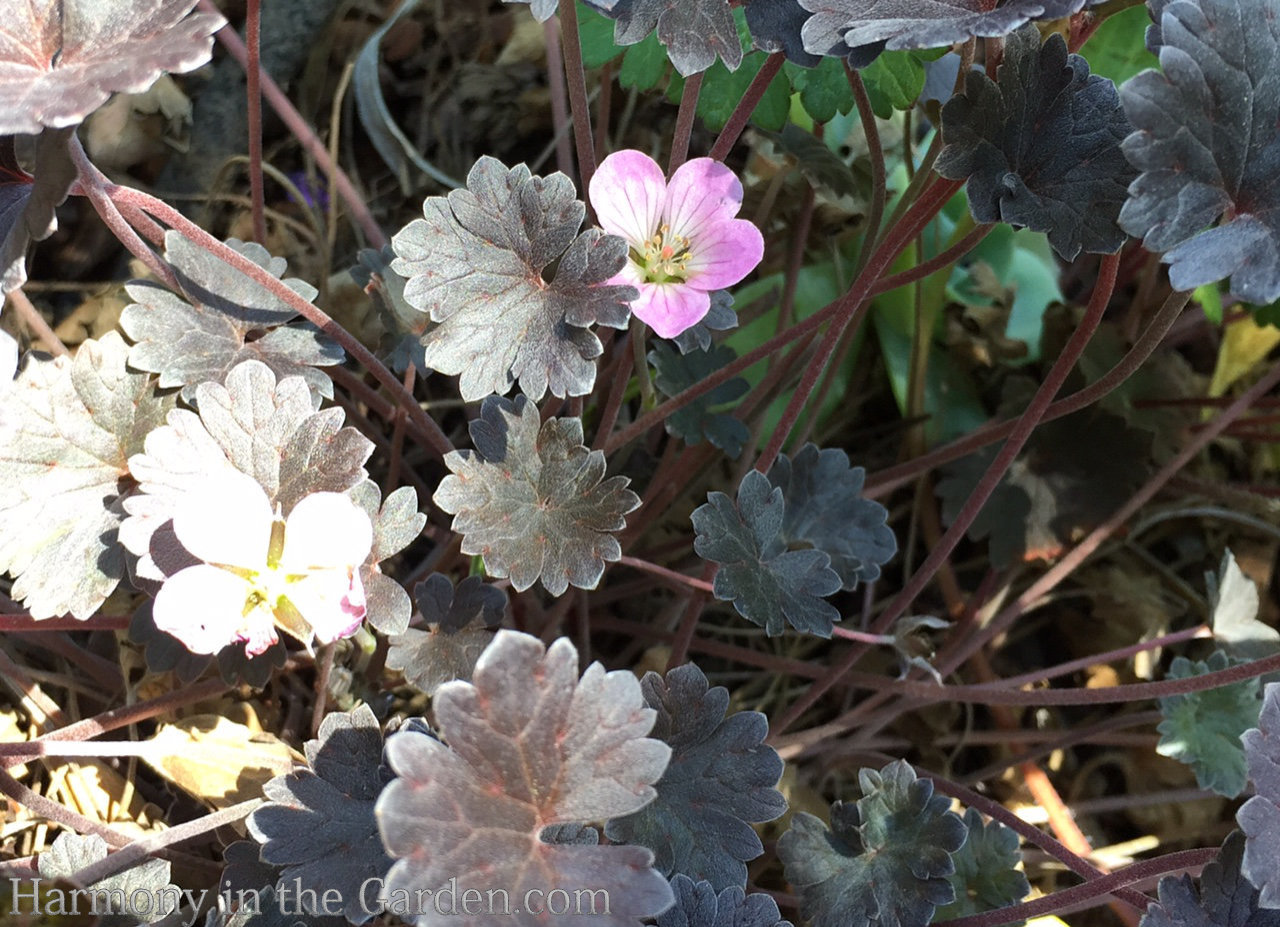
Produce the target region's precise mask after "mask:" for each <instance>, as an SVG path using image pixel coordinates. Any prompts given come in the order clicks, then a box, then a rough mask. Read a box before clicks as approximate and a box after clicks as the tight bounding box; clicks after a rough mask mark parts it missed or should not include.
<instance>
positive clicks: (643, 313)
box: [631, 283, 711, 338]
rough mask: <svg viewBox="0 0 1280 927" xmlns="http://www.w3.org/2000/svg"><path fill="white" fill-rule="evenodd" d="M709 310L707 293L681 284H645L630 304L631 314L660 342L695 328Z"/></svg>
mask: <svg viewBox="0 0 1280 927" xmlns="http://www.w3.org/2000/svg"><path fill="white" fill-rule="evenodd" d="M710 309H711V297H710V295H708V293H707V291H706V290H695V289H694V288H693V287H691V286H689V285H687V284H684V283H646V284H644V285H643V286H641V287H640V298H639V299H637V300H635V301H634V302H633V303H632V304H631V312H632V314H633V315H634V316H635V317H636V318H638V319H639V320H640V321H641V322H644V323H645V324H646V325H648V326H649V327H650V328H652V329H653V330H654V332H656V333H657V334H658V336H659V337H662V338H674V337H675V336H676V335H678V334H680V333H681V332H682V331H684V330H685V329H686V328H689V327H691V326H693V325H696V324H697V323H698V322H700V321H702V318H703V316H705V315H706V314H707V312H708V311H710Z"/></svg>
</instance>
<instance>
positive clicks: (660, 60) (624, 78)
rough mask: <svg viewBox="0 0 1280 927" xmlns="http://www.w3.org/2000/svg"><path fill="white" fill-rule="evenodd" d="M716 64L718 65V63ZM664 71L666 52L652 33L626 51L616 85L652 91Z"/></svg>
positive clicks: (656, 35) (665, 68)
mask: <svg viewBox="0 0 1280 927" xmlns="http://www.w3.org/2000/svg"><path fill="white" fill-rule="evenodd" d="M716 63H717V64H719V62H718V61H717V62H716ZM666 71H667V50H666V49H665V48H663V47H662V44H661V43H660V42H659V41H658V34H657V33H656V32H654V33H650V34H649V35H648V36H647V37H646V38H645V39H644V41H642V42H639V43H637V44H635V45H632V46H631V47H630V48H628V49H627V53H626V54H625V55H623V57H622V67H620V68H619V69H618V83H619V84H621V85H622V86H623V87H625V88H627V89H631V88H633V87H634V88H635V89H636V90H652V89H653V88H654V87H656V86H658V81H660V80H662V75H663V74H665V73H666Z"/></svg>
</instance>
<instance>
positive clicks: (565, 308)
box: [391, 156, 636, 400]
mask: <svg viewBox="0 0 1280 927" xmlns="http://www.w3.org/2000/svg"><path fill="white" fill-rule="evenodd" d="M422 211H423V215H424V217H425V218H422V219H415V220H414V221H412V222H410V223H409V224H408V225H406V226H405V227H404V228H403V229H401V230H400V232H399V233H398V234H397V235H396V236H395V238H393V239H392V242H391V244H392V247H393V248H394V249H395V252H396V254H397V255H398V257H397V258H396V259H395V260H394V261H392V263H391V269H392V270H394V271H395V272H396V273H398V274H401V275H402V276H405V277H407V278H408V280H409V282H408V283H407V284H406V285H405V291H404V295H405V299H406V300H408V301H409V303H410V304H411V305H413V306H414V307H416V308H418V309H419V310H421V311H423V312H426V313H428V314H429V315H430V317H431V318H432V319H433V320H434V321H436V322H438V323H440V324H439V325H437V326H435V327H434V328H432V329H430V330H429V331H427V332H426V334H425V335H423V345H424V347H425V353H424V360H425V362H426V363H427V365H428V366H430V367H431V368H433V369H434V370H438V371H439V372H441V373H446V374H451V375H452V374H460V375H461V377H460V380H459V388H460V390H461V392H462V396H463V398H464V399H468V400H470V399H480V398H482V397H484V396H487V395H489V394H490V393H499V394H502V393H506V392H508V391H509V390H510V389H511V387H512V386H514V385H515V384H516V383H517V382H518V383H519V384H520V389H521V391H522V392H523V393H525V394H526V395H528V396H529V397H530V398H531V399H541V398H542V397H543V396H544V395H545V394H546V392H547V391H548V390H550V391H551V392H552V393H553V394H554V395H556V396H566V395H568V396H582V395H586V394H587V393H589V392H590V391H591V388H592V386H593V385H594V383H595V376H596V367H595V358H596V357H598V356H599V355H600V352H601V350H602V348H601V344H600V339H599V338H597V337H596V336H595V335H594V334H593V333H592V332H591V331H590V330H588V328H587V326H589V325H597V324H598V325H608V326H610V327H612V328H625V327H626V326H627V322H628V320H629V318H630V315H631V310H630V307H629V305H628V303H629V302H630V300H631V299H633V298H634V297H635V292H636V291H635V289H634V288H633V287H627V286H613V285H610V284H608V283H607V281H608V280H609V279H610V278H612V277H613V275H614V274H616V273H617V272H618V271H620V270H621V269H622V268H623V266H624V265H625V264H626V260H627V245H626V242H624V241H623V240H622V239H621V238H618V237H617V236H613V235H605V234H604V233H603V232H601V231H600V230H599V229H588V230H587V231H585V232H583V233H582V234H581V235H579V234H578V229H579V227H580V226H581V225H582V220H583V218H584V216H585V215H586V207H585V206H584V205H583V204H582V203H581V202H580V201H579V200H578V199H577V197H576V193H575V191H574V188H573V182H572V181H570V180H569V178H568V177H566V176H565V175H564V174H553V175H551V176H550V177H545V178H544V177H534V176H532V175H531V174H530V173H529V169H528V168H527V167H525V166H524V165H523V164H522V165H519V166H518V167H514V168H508V167H506V166H505V165H503V164H502V162H500V161H497V160H495V159H494V158H490V157H487V156H486V157H483V158H481V159H480V160H479V161H477V162H476V164H475V166H474V167H473V168H472V169H471V173H470V174H468V175H467V188H466V189H463V190H454V191H453V192H451V193H450V194H449V195H448V196H447V197H444V196H432V197H428V198H427V199H426V201H425V202H424V203H423V204H422ZM557 262H558V263H557ZM552 264H556V269H555V277H554V279H552V280H550V281H549V282H548V281H546V280H544V279H543V272H544V271H546V270H547V268H548V267H550V266H551V265H552Z"/></svg>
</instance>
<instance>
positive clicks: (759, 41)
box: [742, 0, 848, 108]
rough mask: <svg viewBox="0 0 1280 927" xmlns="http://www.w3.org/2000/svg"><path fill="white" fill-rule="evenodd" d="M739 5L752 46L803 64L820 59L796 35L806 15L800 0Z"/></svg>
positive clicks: (755, 0)
mask: <svg viewBox="0 0 1280 927" xmlns="http://www.w3.org/2000/svg"><path fill="white" fill-rule="evenodd" d="M742 9H743V12H744V13H746V15H747V28H748V29H750V30H751V39H752V42H753V43H754V44H755V47H756V48H759V49H760V50H762V51H767V52H782V53H783V55H785V56H786V58H787V60H788V61H792V62H794V63H796V64H798V65H800V66H801V67H804V68H811V67H813V66H814V65H816V64H818V62H819V61H820V60H821V58H820V57H819V56H818V55H815V54H813V53H811V52H808V51H806V50H805V47H804V39H803V38H801V36H800V32H801V30H802V29H803V28H804V24H805V20H807V19H808V18H809V12H808V11H807V10H806V9H805V8H804V7H802V6H801V5H800V0H745V2H744V3H743V5H742ZM845 86H846V87H847V86H848V84H846V85H845ZM806 108H807V107H806Z"/></svg>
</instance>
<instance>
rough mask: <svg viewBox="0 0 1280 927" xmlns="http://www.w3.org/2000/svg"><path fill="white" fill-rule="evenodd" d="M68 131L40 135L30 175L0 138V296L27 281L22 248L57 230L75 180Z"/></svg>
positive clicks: (10, 138)
mask: <svg viewBox="0 0 1280 927" xmlns="http://www.w3.org/2000/svg"><path fill="white" fill-rule="evenodd" d="M73 131H74V130H72V129H61V130H52V129H50V130H48V131H45V132H42V133H41V134H40V137H39V138H38V139H36V143H35V159H34V160H35V171H36V173H35V176H31V175H29V174H27V172H26V171H24V170H23V169H22V167H21V165H19V164H18V157H17V152H16V150H15V146H14V141H15V140H14V137H13V136H12V135H8V136H0V293H8V292H10V291H12V290H16V289H17V288H18V287H20V286H22V284H24V283H26V282H27V246H28V245H30V244H31V242H33V241H43V240H44V239H46V238H48V237H49V236H50V235H52V234H53V233H54V232H55V231H57V228H58V217H57V215H56V213H55V210H56V209H57V207H59V206H61V205H62V203H63V201H64V200H65V199H66V198H67V193H68V192H69V191H70V190H71V184H72V183H73V182H74V181H75V179H76V166H75V164H74V163H73V162H72V160H71V155H69V154H68V153H67V139H68V138H69V137H70V135H71V133H72V132H73ZM2 375H3V370H2V369H0V376H2Z"/></svg>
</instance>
